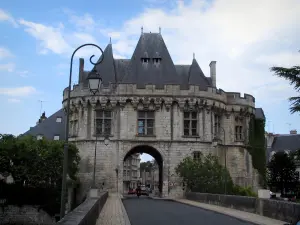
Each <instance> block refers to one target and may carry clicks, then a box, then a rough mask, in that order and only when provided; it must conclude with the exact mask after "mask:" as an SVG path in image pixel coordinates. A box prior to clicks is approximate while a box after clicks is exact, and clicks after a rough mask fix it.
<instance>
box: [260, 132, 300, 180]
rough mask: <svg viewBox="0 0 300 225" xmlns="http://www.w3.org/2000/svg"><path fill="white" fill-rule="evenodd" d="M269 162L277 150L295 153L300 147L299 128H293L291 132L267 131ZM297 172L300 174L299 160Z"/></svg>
mask: <svg viewBox="0 0 300 225" xmlns="http://www.w3.org/2000/svg"><path fill="white" fill-rule="evenodd" d="M266 140H267V163H268V162H270V161H271V159H272V157H273V155H274V154H275V153H277V152H285V153H287V154H290V153H293V152H295V151H297V150H299V149H300V134H298V133H297V130H291V131H290V133H289V134H274V133H266ZM296 171H297V173H298V174H300V163H299V162H297V169H296Z"/></svg>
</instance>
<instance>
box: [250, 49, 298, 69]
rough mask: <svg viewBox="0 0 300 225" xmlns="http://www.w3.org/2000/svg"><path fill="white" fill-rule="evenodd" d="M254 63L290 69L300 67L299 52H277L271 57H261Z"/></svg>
mask: <svg viewBox="0 0 300 225" xmlns="http://www.w3.org/2000/svg"><path fill="white" fill-rule="evenodd" d="M256 61H257V62H258V63H262V64H265V65H268V66H274V65H276V66H284V67H292V66H295V65H300V52H296V51H295V52H278V53H275V54H272V55H261V56H259V57H258V58H257V59H256Z"/></svg>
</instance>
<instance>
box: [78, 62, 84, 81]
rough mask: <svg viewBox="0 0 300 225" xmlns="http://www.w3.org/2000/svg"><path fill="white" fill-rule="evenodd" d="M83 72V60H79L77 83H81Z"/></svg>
mask: <svg viewBox="0 0 300 225" xmlns="http://www.w3.org/2000/svg"><path fill="white" fill-rule="evenodd" d="M83 70H84V59H83V58H79V78H78V83H82V81H83Z"/></svg>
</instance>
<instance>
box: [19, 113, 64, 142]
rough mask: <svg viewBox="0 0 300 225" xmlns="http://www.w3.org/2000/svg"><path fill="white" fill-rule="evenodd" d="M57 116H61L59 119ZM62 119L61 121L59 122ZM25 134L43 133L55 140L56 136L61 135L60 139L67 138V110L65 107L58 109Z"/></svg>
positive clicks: (47, 137)
mask: <svg viewBox="0 0 300 225" xmlns="http://www.w3.org/2000/svg"><path fill="white" fill-rule="evenodd" d="M57 118H61V119H58V120H57ZM57 121H61V122H57ZM23 135H32V136H38V135H42V136H43V137H45V138H46V139H49V140H53V138H54V136H59V139H60V140H64V139H65V112H64V110H63V109H60V110H58V111H57V112H55V113H54V114H52V115H51V116H50V117H48V118H47V119H45V120H43V121H42V122H41V123H39V124H37V125H36V126H34V127H31V128H30V129H29V130H28V131H26V132H25V133H24V134H23Z"/></svg>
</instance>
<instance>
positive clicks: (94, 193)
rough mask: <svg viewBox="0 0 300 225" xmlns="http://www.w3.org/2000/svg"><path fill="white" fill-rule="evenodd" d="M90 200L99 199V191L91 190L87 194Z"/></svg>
mask: <svg viewBox="0 0 300 225" xmlns="http://www.w3.org/2000/svg"><path fill="white" fill-rule="evenodd" d="M89 197H90V198H99V197H100V190H99V189H96V188H91V189H90V193H89Z"/></svg>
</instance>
